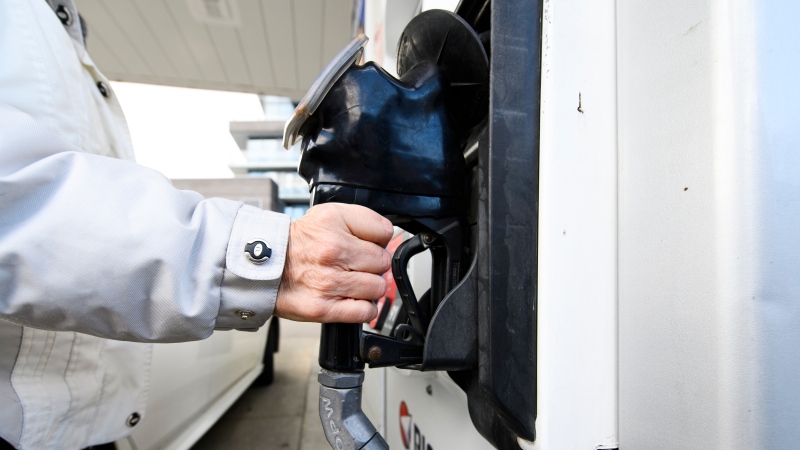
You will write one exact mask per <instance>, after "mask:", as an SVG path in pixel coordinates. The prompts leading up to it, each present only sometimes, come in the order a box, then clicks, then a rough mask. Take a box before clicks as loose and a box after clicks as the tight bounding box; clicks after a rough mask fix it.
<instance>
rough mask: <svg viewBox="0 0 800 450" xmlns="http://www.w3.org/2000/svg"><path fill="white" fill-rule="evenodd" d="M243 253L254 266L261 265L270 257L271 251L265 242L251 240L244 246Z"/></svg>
mask: <svg viewBox="0 0 800 450" xmlns="http://www.w3.org/2000/svg"><path fill="white" fill-rule="evenodd" d="M244 253H245V254H246V255H247V257H248V258H250V261H253V262H254V263H256V264H261V263H263V262H264V261H266V260H268V259H269V258H270V257H272V249H271V248H269V244H267V241H265V240H263V239H253V240H252V241H250V242H248V243H247V245H245V246H244Z"/></svg>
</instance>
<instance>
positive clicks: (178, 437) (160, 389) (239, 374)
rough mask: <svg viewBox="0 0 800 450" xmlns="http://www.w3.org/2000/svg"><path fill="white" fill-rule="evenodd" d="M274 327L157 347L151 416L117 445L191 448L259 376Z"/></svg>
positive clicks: (174, 449)
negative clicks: (268, 337)
mask: <svg viewBox="0 0 800 450" xmlns="http://www.w3.org/2000/svg"><path fill="white" fill-rule="evenodd" d="M270 324H271V321H267V324H266V325H265V326H263V327H261V328H260V329H259V330H258V331H257V332H252V333H251V332H241V331H217V332H215V333H214V334H213V335H211V337H209V338H208V339H206V340H203V341H197V342H183V343H179V344H155V345H154V346H153V365H152V371H151V374H150V390H149V395H148V400H147V415H146V416H145V417H144V419H143V420H142V421H141V423H139V425H137V427H136V429H135V430H134V432H133V434H131V436H130V437H129V438H128V439H127V441H128V442H123V443H118V445H121V446H123V445H131V443H132V444H133V445H132V448H134V449H137V450H148V449H170V450H179V449H180V450H182V449H188V448H190V447H191V446H192V445H193V444H194V443H195V442H197V440H199V439H200V438H201V437H202V436H203V434H204V433H205V432H206V431H208V429H209V428H211V426H212V425H214V423H215V422H216V421H217V420H218V419H219V418H220V417H221V416H222V415H223V414H224V413H225V411H227V409H228V408H229V407H230V406H231V405H232V404H233V403H234V402H235V401H236V400H237V399H238V398H239V396H241V394H242V393H243V392H244V391H245V390H246V389H247V388H248V387H249V386H250V384H251V383H252V382H253V380H254V379H255V378H256V377H257V376H258V375H259V374H260V373H261V371H262V369H263V363H262V361H263V355H264V349H265V346H266V343H267V334H268V332H269V325H270Z"/></svg>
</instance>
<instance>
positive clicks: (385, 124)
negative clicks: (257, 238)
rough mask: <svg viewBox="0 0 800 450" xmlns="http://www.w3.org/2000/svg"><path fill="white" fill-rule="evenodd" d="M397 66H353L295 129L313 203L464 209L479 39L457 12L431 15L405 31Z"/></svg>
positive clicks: (483, 64) (482, 86)
mask: <svg viewBox="0 0 800 450" xmlns="http://www.w3.org/2000/svg"><path fill="white" fill-rule="evenodd" d="M398 72H399V73H400V75H401V76H400V78H399V79H396V78H394V77H393V76H392V75H390V74H388V73H387V72H386V71H385V70H383V69H382V68H381V67H379V66H378V65H376V64H375V63H372V62H368V63H366V64H364V65H352V66H351V67H350V68H348V69H347V70H346V71H344V73H343V74H342V75H341V76H340V77H339V78H338V80H337V81H336V82H335V83H334V84H333V85H332V86H331V87H330V90H329V91H328V92H327V94H326V95H325V97H324V99H322V101H321V102H320V103H319V106H318V107H317V108H316V111H315V112H314V113H313V114H312V115H311V116H310V117H308V119H307V120H306V121H305V122H304V123H303V125H302V126H301V127H300V131H299V135H301V136H302V137H303V140H302V145H301V150H302V156H301V159H300V166H299V173H300V176H302V177H303V178H304V179H305V180H306V181H307V182H308V183H309V185H310V187H311V191H312V202H311V203H312V204H319V203H327V202H337V203H354V204H359V205H362V206H366V207H368V208H370V209H372V210H374V211H376V212H378V213H380V214H382V215H384V216H401V217H411V218H442V217H454V216H458V215H461V214H462V213H463V209H464V208H463V207H464V198H463V196H464V194H465V191H466V187H465V178H466V167H465V161H464V156H463V150H464V145H465V143H466V141H467V138H468V137H469V134H470V132H471V131H472V130H473V128H475V126H476V125H478V122H479V121H480V119H481V118H483V117H484V116H485V109H486V106H487V105H488V96H487V94H486V93H487V85H488V59H487V57H486V53H485V52H484V49H483V46H482V44H481V42H480V39H479V38H478V37H477V35H475V33H474V31H472V29H471V28H470V27H469V25H467V24H466V23H465V22H463V20H462V19H461V18H459V17H458V16H456V15H454V14H452V13H449V12H447V11H429V12H427V13H425V14H422V15H420V16H418V17H417V18H415V19H414V20H412V22H411V23H409V25H408V27H407V28H406V30H405V31H404V33H403V36H402V37H401V39H400V42H399V45H398Z"/></svg>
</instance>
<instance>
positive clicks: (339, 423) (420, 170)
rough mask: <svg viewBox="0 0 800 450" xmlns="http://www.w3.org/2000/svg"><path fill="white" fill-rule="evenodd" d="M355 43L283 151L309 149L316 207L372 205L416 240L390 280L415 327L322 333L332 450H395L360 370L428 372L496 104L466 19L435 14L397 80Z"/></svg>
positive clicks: (397, 256) (332, 68)
mask: <svg viewBox="0 0 800 450" xmlns="http://www.w3.org/2000/svg"><path fill="white" fill-rule="evenodd" d="M366 42H367V38H366V37H364V36H363V35H359V36H357V37H356V38H355V39H354V40H353V41H352V42H351V43H350V44H349V45H348V46H347V47H345V48H344V49H343V50H342V51H341V52H340V53H339V54H338V55H337V56H336V57H335V58H334V60H333V61H332V62H331V63H330V64H328V66H327V67H326V68H325V70H324V71H323V72H322V74H321V75H320V76H319V78H318V79H317V81H316V82H315V83H314V84H313V85H312V87H311V89H310V90H309V92H308V93H307V94H306V95H305V97H303V99H302V100H301V101H300V103H299V104H298V106H297V108H296V110H295V112H294V114H293V116H292V117H291V118H290V119H289V120H288V121H287V122H286V127H285V130H284V147H286V148H289V147H290V146H292V145H294V144H295V143H297V142H300V146H301V159H300V164H299V169H298V171H299V173H300V176H302V177H303V178H304V179H305V180H306V181H307V182H308V183H309V186H310V190H311V204H312V205H315V204H321V203H326V202H338V203H350V204H358V205H362V206H366V207H368V208H370V209H372V210H374V211H376V212H378V213H379V214H382V215H384V216H385V217H387V218H389V219H390V220H391V221H392V222H393V223H394V225H396V226H398V227H400V228H402V229H404V230H405V231H408V232H409V233H412V234H414V237H412V238H411V239H409V240H407V241H405V242H404V243H403V244H401V245H400V247H399V248H398V249H397V250H396V251H395V253H394V256H393V259H392V272H393V276H394V277H395V281H396V282H397V290H398V294H399V295H400V298H401V300H402V304H403V308H404V310H405V313H406V317H407V320H406V321H405V323H401V324H399V325H397V326H396V328H395V329H394V332H393V333H392V335H389V336H384V335H381V334H376V333H370V332H367V331H363V330H362V327H361V325H358V324H342V323H330V324H323V326H322V335H321V338H320V354H319V363H320V366H321V367H322V370H321V371H320V373H319V382H320V394H319V413H320V419H321V421H322V425H323V427H324V430H325V435H326V437H327V439H328V442H329V443H330V445H331V447H332V448H334V449H338V450H342V449H348V450H350V449H370V450H372V449H388V448H389V446H388V444H387V443H386V441H385V440H384V439H383V437H382V436H381V435H380V434H379V433H378V432H377V431H376V429H375V427H374V426H373V424H372V423H371V422H370V421H369V419H368V418H367V417H366V415H365V414H364V412H363V411H362V409H361V386H362V383H363V381H364V366H365V365H366V364H369V366H370V367H387V366H396V367H401V368H408V369H416V370H426V368H427V367H426V361H425V358H424V356H423V355H424V348H425V347H424V346H425V342H426V333H427V330H428V326H429V325H430V323H431V319H432V317H433V316H434V314H435V313H436V311H437V308H438V307H439V304H440V303H441V302H442V300H443V299H444V298H445V295H446V294H447V293H448V292H450V291H451V290H452V289H453V288H454V287H455V286H456V284H457V283H458V282H459V280H460V278H461V277H462V276H463V268H462V264H461V261H462V258H463V256H464V255H463V252H464V247H465V244H464V238H465V234H466V233H465V231H464V229H465V227H466V226H467V224H466V222H467V219H466V206H465V205H466V202H467V199H466V198H465V197H466V194H465V193H466V191H467V175H466V163H465V159H464V148H465V145H466V143H467V140H468V138H469V137H470V135H471V134H472V133H473V132H474V131H475V130H476V129H477V128H479V126H480V125H481V122H483V119H484V117H485V115H486V111H487V106H488V78H489V73H488V58H487V56H486V52H485V50H484V48H483V45H482V44H481V41H480V39H479V37H478V36H477V35H476V34H475V32H474V31H473V30H472V28H471V27H470V26H469V25H468V24H467V23H466V22H465V21H464V20H462V19H461V18H460V17H458V16H457V15H455V14H453V13H450V12H448V11H442V10H431V11H427V12H424V13H422V14H420V15H418V16H417V17H415V18H414V19H413V20H412V21H411V22H409V24H408V25H407V27H406V29H405V30H404V31H403V34H402V35H401V38H400V41H399V43H398V56H397V73H398V74H399V78H394V77H393V76H392V75H390V74H389V73H387V72H386V71H384V70H383V69H382V68H381V67H380V66H378V65H377V64H375V63H374V62H367V63H364V64H361V63H360V60H361V59H362V54H363V48H364V45H365V44H366ZM426 250H430V251H431V255H432V261H433V267H432V276H431V289H430V290H429V291H428V292H426V293H425V294H424V295H423V296H422V297H421V298H420V299H417V297H416V295H415V294H414V291H413V289H412V288H411V283H410V281H409V277H408V273H407V272H408V270H407V266H408V262H409V260H410V259H411V257H412V256H414V255H416V254H418V253H421V252H423V251H426Z"/></svg>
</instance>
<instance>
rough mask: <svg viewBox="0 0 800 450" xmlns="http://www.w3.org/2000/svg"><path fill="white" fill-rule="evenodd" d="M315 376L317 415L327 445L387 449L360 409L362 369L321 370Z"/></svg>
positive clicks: (371, 449)
mask: <svg viewBox="0 0 800 450" xmlns="http://www.w3.org/2000/svg"><path fill="white" fill-rule="evenodd" d="M317 379H318V380H319V418H320V420H321V421H322V426H323V427H324V428H325V437H326V438H327V439H328V443H329V444H331V447H332V448H335V449H337V450H338V449H364V450H388V448H389V445H388V444H387V443H386V441H385V440H384V439H383V437H382V436H381V435H380V433H378V430H376V429H375V426H374V425H372V422H370V420H369V418H367V416H366V415H365V414H364V411H363V410H362V409H361V385H362V383H363V382H364V372H363V371H359V372H333V371H329V370H325V369H322V370H321V371H320V373H319V376H318V377H317Z"/></svg>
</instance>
